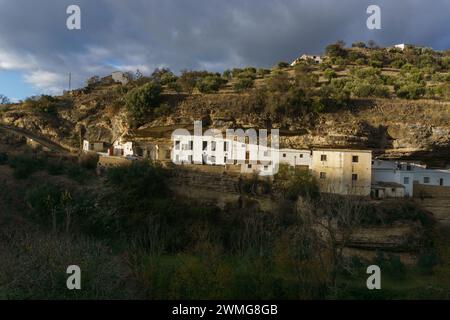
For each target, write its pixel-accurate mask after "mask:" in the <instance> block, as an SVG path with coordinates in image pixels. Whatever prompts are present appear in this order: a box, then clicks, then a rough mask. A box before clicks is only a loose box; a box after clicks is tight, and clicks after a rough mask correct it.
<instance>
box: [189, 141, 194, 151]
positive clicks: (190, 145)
mask: <svg viewBox="0 0 450 320" xmlns="http://www.w3.org/2000/svg"><path fill="white" fill-rule="evenodd" d="M193 149H194V141H192V140H191V141H189V150H193Z"/></svg>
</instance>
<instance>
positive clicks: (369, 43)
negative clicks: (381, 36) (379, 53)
mask: <svg viewBox="0 0 450 320" xmlns="http://www.w3.org/2000/svg"><path fill="white" fill-rule="evenodd" d="M367 46H368V47H369V48H370V49H375V48H378V45H377V43H376V42H375V41H374V40H369V42H367Z"/></svg>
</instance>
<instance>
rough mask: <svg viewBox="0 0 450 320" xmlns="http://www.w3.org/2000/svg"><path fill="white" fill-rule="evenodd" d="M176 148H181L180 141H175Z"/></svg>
mask: <svg viewBox="0 0 450 320" xmlns="http://www.w3.org/2000/svg"><path fill="white" fill-rule="evenodd" d="M175 150H180V141H178V140H177V141H175Z"/></svg>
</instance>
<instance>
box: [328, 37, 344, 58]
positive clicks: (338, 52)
mask: <svg viewBox="0 0 450 320" xmlns="http://www.w3.org/2000/svg"><path fill="white" fill-rule="evenodd" d="M325 54H326V55H327V56H329V57H330V58H338V57H340V58H345V57H346V56H347V50H345V48H344V44H343V43H342V42H341V41H338V42H336V43H333V44H330V45H328V46H327V47H326V48H325Z"/></svg>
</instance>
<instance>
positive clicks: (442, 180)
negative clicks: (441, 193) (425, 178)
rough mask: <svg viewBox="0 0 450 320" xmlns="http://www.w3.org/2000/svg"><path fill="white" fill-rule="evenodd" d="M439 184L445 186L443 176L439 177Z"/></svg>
mask: <svg viewBox="0 0 450 320" xmlns="http://www.w3.org/2000/svg"><path fill="white" fill-rule="evenodd" d="M439 185H440V186H443V185H444V179H443V178H440V179H439Z"/></svg>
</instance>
